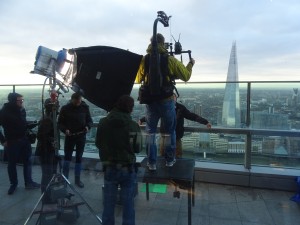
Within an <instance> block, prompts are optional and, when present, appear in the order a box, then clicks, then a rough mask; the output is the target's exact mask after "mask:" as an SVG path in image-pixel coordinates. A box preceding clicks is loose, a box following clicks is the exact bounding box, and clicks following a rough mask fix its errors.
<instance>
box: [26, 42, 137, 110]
mask: <svg viewBox="0 0 300 225" xmlns="http://www.w3.org/2000/svg"><path fill="white" fill-rule="evenodd" d="M141 59H142V55H138V54H135V53H132V52H130V51H127V50H123V49H119V48H114V47H109V46H92V47H83V48H74V49H69V50H66V49H63V50H61V51H54V50H51V49H49V48H46V47H43V46H39V47H38V50H37V54H36V58H35V63H34V65H35V66H34V70H33V71H32V73H36V74H40V75H43V76H46V77H50V78H53V79H54V80H55V81H56V82H58V84H59V85H60V87H61V85H65V86H67V87H70V88H71V89H73V90H74V91H80V92H81V93H82V94H83V96H84V97H85V98H86V99H87V100H89V101H90V102H92V103H93V104H95V105H97V106H99V107H100V108H103V109H105V110H107V111H110V110H111V109H112V107H113V106H114V103H115V102H116V101H117V100H118V98H119V97H120V96H121V95H124V94H128V95H129V94H130V93H131V90H132V87H133V84H134V80H135V77H136V74H137V71H138V68H139V65H140V62H141Z"/></svg>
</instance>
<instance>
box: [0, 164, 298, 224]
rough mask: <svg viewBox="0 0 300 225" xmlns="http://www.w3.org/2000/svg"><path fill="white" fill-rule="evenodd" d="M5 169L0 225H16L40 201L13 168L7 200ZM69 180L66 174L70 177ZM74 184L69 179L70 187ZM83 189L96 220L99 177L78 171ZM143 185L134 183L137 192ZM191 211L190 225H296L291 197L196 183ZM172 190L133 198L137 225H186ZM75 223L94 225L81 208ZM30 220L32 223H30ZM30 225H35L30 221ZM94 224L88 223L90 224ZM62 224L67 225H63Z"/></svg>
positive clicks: (0, 173)
mask: <svg viewBox="0 0 300 225" xmlns="http://www.w3.org/2000/svg"><path fill="white" fill-rule="evenodd" d="M6 166H7V165H6V164H4V163H0V177H1V179H0V224H1V225H21V224H24V222H25V221H26V219H27V217H28V215H29V214H30V212H31V211H32V209H33V207H34V206H35V204H36V203H37V201H38V199H39V197H40V190H25V188H24V182H23V176H22V175H23V173H22V172H23V171H22V166H18V177H19V186H18V188H17V191H16V192H15V193H14V194H13V195H11V196H9V195H7V190H8V188H9V181H8V176H7V170H6ZM70 174H72V171H71V173H70ZM33 177H34V180H35V181H40V177H41V170H40V167H39V166H38V165H36V166H34V167H33ZM73 179H74V178H73V177H72V176H70V181H71V182H73V181H74V180H73ZM83 182H84V183H85V188H83V189H77V190H78V191H79V192H80V193H81V194H82V196H83V197H84V198H85V200H86V201H87V202H88V203H89V205H90V206H91V207H92V208H93V209H94V211H95V212H96V213H97V214H98V215H100V216H101V212H102V209H103V206H102V191H101V187H102V184H103V174H102V173H101V172H96V171H84V172H83ZM142 185H143V184H141V183H139V189H140V188H141V186H142ZM195 186H196V187H195V188H196V191H195V206H194V207H193V208H192V224H193V225H296V224H299V221H300V205H299V204H297V203H295V202H293V201H290V200H289V199H290V197H291V196H293V195H294V194H295V193H291V192H283V191H274V190H265V189H253V188H246V187H236V186H228V185H218V184H211V183H196V185H195ZM173 191H174V187H173V186H168V188H167V193H165V194H156V193H150V199H149V201H147V200H146V195H145V193H142V192H139V194H138V195H137V197H136V200H135V203H136V205H135V208H136V224H137V225H162V224H163V225H184V224H185V225H186V224H187V193H186V191H185V190H180V192H181V197H180V198H179V199H177V198H173ZM79 211H80V213H81V216H80V219H78V221H77V222H76V223H74V224H89V225H93V224H97V223H96V220H95V219H94V218H93V216H92V214H91V213H89V212H88V210H87V208H85V206H79ZM33 220H36V217H33ZM33 220H32V221H31V223H30V224H36V223H35V221H33ZM91 221H94V222H91ZM121 221H122V207H121V206H116V225H118V224H121ZM67 224H68V223H67Z"/></svg>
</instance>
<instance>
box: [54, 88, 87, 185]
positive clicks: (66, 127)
mask: <svg viewBox="0 0 300 225" xmlns="http://www.w3.org/2000/svg"><path fill="white" fill-rule="evenodd" d="M92 125H93V121H92V118H91V114H90V111H89V106H88V105H87V104H86V103H85V102H83V101H82V97H81V95H80V93H74V94H73V95H72V96H71V102H70V103H68V104H66V105H64V106H63V107H62V108H61V110H60V113H59V116H58V126H59V129H60V130H61V131H62V132H63V133H65V135H66V136H65V148H64V152H65V157H64V164H63V174H64V176H65V177H67V178H68V177H69V168H70V163H71V161H72V153H73V151H74V148H75V147H76V156H75V157H76V160H75V184H76V185H77V186H78V187H80V188H83V187H84V184H83V183H82V181H81V180H80V173H81V160H82V155H83V151H84V146H85V141H86V133H87V132H88V131H89V130H90V128H91V127H92Z"/></svg>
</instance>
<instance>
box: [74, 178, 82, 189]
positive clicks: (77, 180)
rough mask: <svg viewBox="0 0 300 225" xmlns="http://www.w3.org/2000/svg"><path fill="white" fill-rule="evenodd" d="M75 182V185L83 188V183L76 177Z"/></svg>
mask: <svg viewBox="0 0 300 225" xmlns="http://www.w3.org/2000/svg"><path fill="white" fill-rule="evenodd" d="M75 184H76V185H77V187H80V188H84V183H82V182H81V180H80V179H78V178H75Z"/></svg>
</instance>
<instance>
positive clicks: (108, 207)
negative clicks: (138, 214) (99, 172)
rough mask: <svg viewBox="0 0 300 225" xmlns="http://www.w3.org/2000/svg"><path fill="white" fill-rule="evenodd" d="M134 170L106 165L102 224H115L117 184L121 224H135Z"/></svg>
mask: <svg viewBox="0 0 300 225" xmlns="http://www.w3.org/2000/svg"><path fill="white" fill-rule="evenodd" d="M136 182H137V181H136V172H135V171H134V170H133V171H129V169H128V168H127V167H123V168H120V169H118V168H111V167H107V168H106V170H105V172H104V189H103V194H104V196H103V206H104V209H103V213H102V224H103V225H114V224H115V217H114V215H115V204H116V201H117V193H118V186H119V185H120V187H121V201H122V205H123V222H122V225H135V210H134V196H135V193H136V185H137V184H136Z"/></svg>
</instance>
